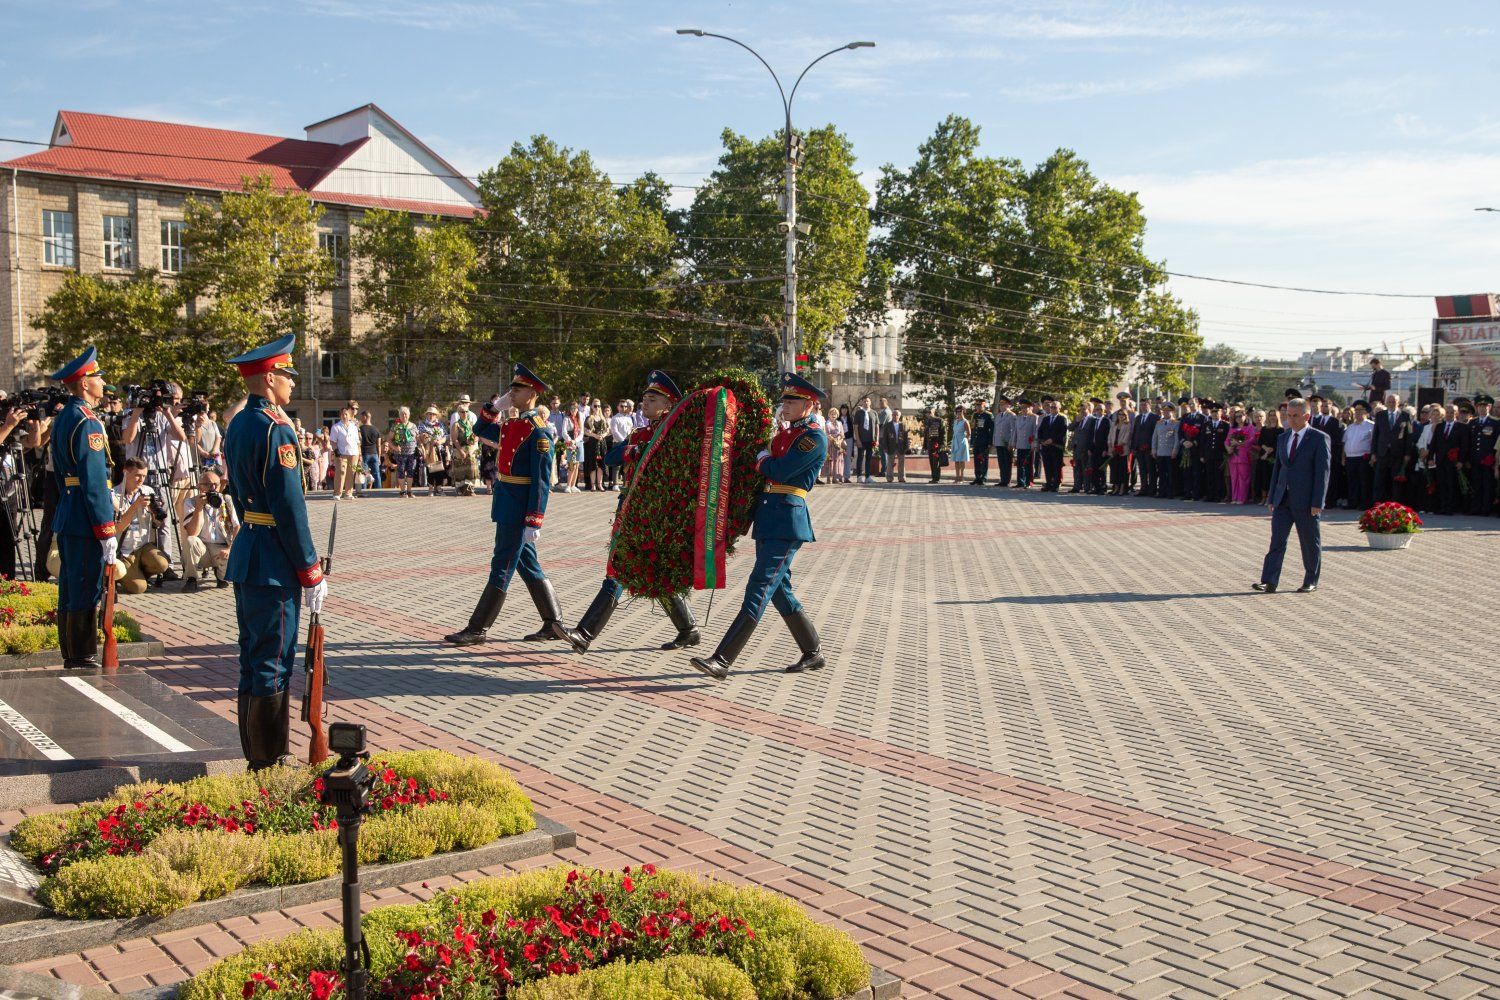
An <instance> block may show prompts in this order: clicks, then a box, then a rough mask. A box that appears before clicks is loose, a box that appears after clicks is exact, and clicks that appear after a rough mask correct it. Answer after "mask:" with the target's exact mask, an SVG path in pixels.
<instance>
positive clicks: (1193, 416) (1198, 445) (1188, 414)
mask: <svg viewBox="0 0 1500 1000" xmlns="http://www.w3.org/2000/svg"><path fill="white" fill-rule="evenodd" d="M1178 402H1179V403H1181V404H1182V420H1180V421H1179V422H1178V423H1179V427H1178V429H1177V433H1178V435H1179V438H1178V439H1179V440H1180V441H1181V442H1182V443H1181V449H1182V454H1184V455H1186V456H1187V468H1185V469H1183V470H1182V498H1183V499H1184V500H1203V499H1206V498H1207V494H1206V493H1205V492H1204V490H1205V489H1206V486H1205V480H1204V477H1203V444H1204V437H1203V432H1204V429H1205V428H1206V427H1207V426H1208V417H1207V416H1205V415H1204V414H1203V413H1201V412H1199V410H1198V404H1199V403H1200V402H1201V400H1199V399H1195V398H1194V397H1192V396H1183V397H1182V398H1181V399H1180V400H1178ZM1189 427H1194V428H1197V430H1196V431H1194V432H1193V433H1189V431H1188V428H1189ZM1193 434H1196V435H1197V436H1196V437H1194V436H1193Z"/></svg>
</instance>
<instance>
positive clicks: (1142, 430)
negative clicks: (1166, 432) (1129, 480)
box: [1130, 405, 1161, 497]
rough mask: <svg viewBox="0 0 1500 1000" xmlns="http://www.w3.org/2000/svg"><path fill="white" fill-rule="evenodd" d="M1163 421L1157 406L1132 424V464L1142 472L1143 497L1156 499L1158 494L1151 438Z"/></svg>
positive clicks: (1143, 411)
mask: <svg viewBox="0 0 1500 1000" xmlns="http://www.w3.org/2000/svg"><path fill="white" fill-rule="evenodd" d="M1159 419H1161V416H1160V414H1158V413H1157V412H1156V406H1155V405H1152V406H1147V407H1146V408H1145V409H1144V410H1142V411H1141V412H1140V413H1137V414H1136V415H1135V419H1134V420H1132V421H1131V422H1130V455H1131V459H1130V460H1131V462H1132V463H1133V464H1134V468H1136V469H1137V470H1138V471H1139V472H1140V476H1141V496H1143V497H1154V496H1156V493H1157V483H1156V462H1155V460H1154V459H1153V458H1152V457H1151V437H1152V435H1154V434H1155V433H1156V422H1157V421H1158V420H1159Z"/></svg>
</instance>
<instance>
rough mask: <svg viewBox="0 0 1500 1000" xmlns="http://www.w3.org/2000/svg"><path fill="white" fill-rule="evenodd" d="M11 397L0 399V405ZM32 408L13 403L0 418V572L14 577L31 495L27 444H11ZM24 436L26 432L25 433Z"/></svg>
mask: <svg viewBox="0 0 1500 1000" xmlns="http://www.w3.org/2000/svg"><path fill="white" fill-rule="evenodd" d="M9 402H10V399H9V398H6V399H0V406H4V405H5V404H6V403H9ZM28 412H29V411H27V410H26V409H23V408H22V407H19V406H15V405H11V406H10V407H9V408H8V409H6V410H5V411H4V417H3V418H0V449H3V451H0V504H4V511H3V513H4V516H3V517H0V575H3V576H5V577H7V578H9V579H11V580H15V579H17V576H16V539H17V538H19V537H21V535H22V531H21V522H22V520H23V519H24V518H25V517H26V515H27V514H28V513H29V507H30V496H29V492H28V491H27V489H26V486H27V483H26V472H25V466H24V464H23V463H24V462H25V447H24V441H23V440H22V439H19V438H18V439H17V440H16V442H15V445H16V446H15V447H11V440H10V438H11V435H12V434H14V433H15V431H16V428H17V427H20V426H21V424H22V423H24V422H25V421H26V418H27V414H28ZM23 438H24V435H23Z"/></svg>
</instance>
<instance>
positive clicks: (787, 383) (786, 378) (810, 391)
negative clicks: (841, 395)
mask: <svg viewBox="0 0 1500 1000" xmlns="http://www.w3.org/2000/svg"><path fill="white" fill-rule="evenodd" d="M781 396H782V398H783V399H785V398H786V397H787V396H791V397H792V398H794V399H811V400H815V401H817V402H819V403H826V402H827V401H828V394H827V393H826V392H824V391H823V390H822V389H819V388H818V387H817V386H816V385H813V384H812V383H811V382H809V381H808V380H807V379H805V378H803V377H802V376H801V375H798V374H797V373H795V372H782V373H781Z"/></svg>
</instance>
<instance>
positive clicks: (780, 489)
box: [766, 483, 807, 499]
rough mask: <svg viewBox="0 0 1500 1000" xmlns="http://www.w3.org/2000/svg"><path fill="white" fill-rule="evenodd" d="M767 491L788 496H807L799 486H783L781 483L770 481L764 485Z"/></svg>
mask: <svg viewBox="0 0 1500 1000" xmlns="http://www.w3.org/2000/svg"><path fill="white" fill-rule="evenodd" d="M766 492H767V493H785V494H787V495H788V496H794V497H803V498H804V499H805V498H806V497H807V491H806V490H804V489H803V488H802V487H800V486H784V485H782V484H781V483H771V484H770V485H769V486H767V487H766Z"/></svg>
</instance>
